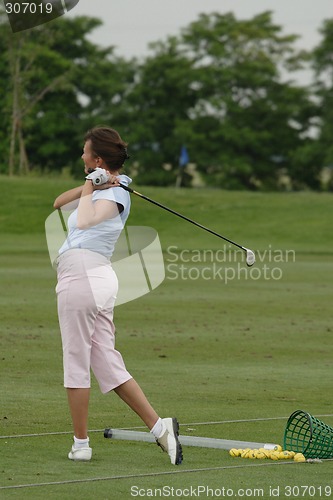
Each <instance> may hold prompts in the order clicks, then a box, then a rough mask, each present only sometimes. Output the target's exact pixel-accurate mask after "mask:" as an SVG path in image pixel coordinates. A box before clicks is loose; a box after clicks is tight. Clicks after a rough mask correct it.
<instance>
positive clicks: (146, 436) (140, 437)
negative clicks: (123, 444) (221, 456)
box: [104, 429, 277, 450]
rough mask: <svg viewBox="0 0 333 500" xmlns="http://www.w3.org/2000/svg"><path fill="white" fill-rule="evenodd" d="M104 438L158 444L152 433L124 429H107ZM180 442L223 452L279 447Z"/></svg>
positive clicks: (207, 440)
mask: <svg viewBox="0 0 333 500" xmlns="http://www.w3.org/2000/svg"><path fill="white" fill-rule="evenodd" d="M104 437H105V438H110V439H115V440H124V441H143V442H146V443H155V442H156V441H155V438H154V436H153V435H152V434H151V433H150V432H138V431H125V430H122V429H105V431H104ZM179 442H180V444H182V445H184V446H197V447H200V448H219V449H222V450H231V448H241V449H244V448H251V449H254V448H265V449H266V450H273V449H274V448H275V446H277V445H276V444H273V443H255V442H250V441H234V440H232V439H215V438H206V437H197V436H179Z"/></svg>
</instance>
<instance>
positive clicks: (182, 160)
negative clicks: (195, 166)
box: [179, 146, 190, 167]
mask: <svg viewBox="0 0 333 500" xmlns="http://www.w3.org/2000/svg"><path fill="white" fill-rule="evenodd" d="M189 161H190V158H189V155H188V152H187V149H186V147H185V146H182V148H181V150H180V156H179V166H180V167H185V165H187V164H188V162H189Z"/></svg>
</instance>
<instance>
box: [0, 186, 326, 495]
mask: <svg viewBox="0 0 333 500" xmlns="http://www.w3.org/2000/svg"><path fill="white" fill-rule="evenodd" d="M1 182H2V183H4V182H5V184H4V185H5V186H6V189H4V190H3V197H2V200H1V205H2V206H1V219H0V223H1V227H2V236H1V246H0V256H1V263H0V273H1V287H2V293H1V297H0V303H1V324H0V349H1V356H0V372H1V381H2V383H1V387H0V395H1V397H0V401H1V409H0V431H1V432H0V434H1V435H2V436H15V435H20V434H41V433H49V432H60V433H67V434H55V435H49V436H35V437H24V438H23V437H22V438H14V437H10V438H4V439H0V448H1V454H0V457H1V458H0V481H1V483H0V487H9V486H15V485H31V484H45V485H44V486H31V487H27V486H25V487H24V488H20V489H2V490H0V496H1V498H34V499H35V498H45V497H46V496H47V497H49V498H62V499H66V498H73V496H74V497H79V496H81V495H82V496H83V495H84V496H85V497H86V498H107V499H109V498H124V499H125V498H133V497H134V496H141V497H142V496H144V495H145V496H146V497H149V496H152V493H153V492H154V491H155V490H154V489H155V488H157V489H161V488H163V487H164V493H165V496H166V495H167V494H168V493H169V496H171V493H172V490H171V488H174V496H176V495H177V496H180V493H181V492H182V491H183V496H184V497H185V496H186V493H187V492H188V491H189V492H191V491H190V488H191V487H192V488H193V489H192V493H193V492H194V493H195V491H196V492H197V493H198V491H199V490H195V488H198V487H199V486H204V487H206V488H211V489H212V490H216V491H215V493H216V496H218V493H219V490H221V493H222V488H223V487H224V488H226V489H229V493H230V492H231V490H232V491H233V492H234V493H236V492H237V490H238V489H241V488H242V489H243V490H244V492H245V490H248V491H247V494H246V496H247V497H250V498H251V497H252V498H255V497H261V498H270V497H271V496H273V491H272V488H280V490H279V494H280V496H281V497H285V498H287V497H289V498H293V497H295V498H297V497H302V498H323V497H326V498H327V497H329V496H330V495H332V494H330V495H329V490H328V489H326V490H325V486H326V487H333V483H332V479H331V478H332V463H331V462H325V463H322V464H317V465H310V464H295V463H292V464H287V463H282V462H281V463H280V462H278V463H273V462H268V461H259V460H257V461H250V460H245V459H239V458H231V457H229V455H228V453H227V452H225V451H223V450H211V449H200V448H186V449H185V450H184V451H185V453H184V455H185V461H184V463H183V464H182V465H181V466H179V467H172V466H171V465H170V464H169V461H168V457H167V456H165V455H164V454H162V452H161V450H160V449H158V448H157V447H156V446H155V445H150V444H146V443H130V442H119V441H118V442H111V441H110V440H105V439H104V438H103V433H102V432H91V443H92V446H93V450H94V459H93V461H92V462H91V463H89V464H73V463H71V462H69V461H68V460H67V458H66V454H67V451H68V449H69V448H70V445H71V423H70V418H69V414H68V409H67V403H66V397H65V393H64V389H63V387H62V360H61V345H60V338H59V331H58V323H57V317H56V302H55V294H54V286H55V274H54V271H53V269H52V268H51V266H50V262H49V259H48V255H47V247H46V241H45V236H44V234H43V231H44V221H45V219H46V217H47V216H48V215H49V214H50V213H51V211H52V200H53V199H54V198H55V196H56V195H57V194H58V193H59V192H61V191H62V190H64V189H68V188H70V187H72V186H73V185H74V183H71V182H69V181H66V182H65V181H60V180H59V181H58V180H45V179H25V180H22V179H7V178H1ZM140 191H141V189H140ZM142 192H144V193H145V194H146V195H147V196H150V197H152V198H153V199H156V200H158V201H160V202H161V203H164V204H166V205H168V206H170V207H171V208H173V209H175V210H177V211H179V212H181V213H183V214H184V215H187V216H189V217H190V218H193V219H194V220H197V221H198V222H200V223H202V224H204V225H206V226H208V227H210V228H212V229H214V230H216V231H217V232H220V233H222V234H224V235H226V236H228V237H230V238H231V239H235V241H237V242H239V243H241V244H242V245H244V246H248V247H249V248H251V249H253V250H254V251H256V253H257V258H258V260H257V264H256V265H255V267H253V268H251V269H248V268H246V266H245V265H244V260H243V255H242V254H241V253H236V255H234V254H233V253H231V248H230V247H229V245H227V244H226V245H224V242H222V241H221V240H219V239H218V238H216V237H214V236H211V235H208V234H207V233H205V232H204V231H202V230H200V229H198V228H195V227H193V226H191V225H190V224H188V223H186V222H184V221H181V220H180V219H176V218H175V217H174V216H172V215H170V214H167V213H166V212H165V213H163V212H162V211H161V210H160V209H158V208H156V207H153V206H151V205H150V204H148V203H147V202H145V201H143V200H140V199H138V198H135V197H133V198H132V200H133V209H132V214H131V216H130V219H129V224H132V225H149V226H151V227H154V228H155V229H157V230H158V233H159V236H160V239H161V243H162V248H163V251H164V260H165V267H166V279H165V281H164V282H163V284H162V285H161V286H160V287H158V288H157V289H156V290H154V291H153V292H152V293H150V294H148V295H146V296H144V297H142V298H140V299H138V300H136V301H133V302H131V303H129V304H126V305H121V306H119V307H117V308H116V314H115V320H116V326H117V335H118V337H117V347H118V348H119V350H120V351H121V352H122V353H123V355H124V358H125V360H126V363H127V366H128V369H129V370H130V371H131V372H132V374H133V375H134V376H135V378H136V379H137V380H138V382H139V383H140V384H141V386H142V387H143V389H144V391H145V392H146V393H147V395H148V397H149V399H150V401H151V402H152V404H153V406H155V407H156V409H157V411H158V412H159V413H160V414H161V415H163V416H168V415H173V414H176V415H177V417H178V419H179V420H180V422H181V423H183V424H184V425H183V426H182V427H181V433H182V434H188V435H190V434H193V435H199V436H207V437H217V438H223V439H235V440H244V441H263V442H266V441H269V442H278V443H281V444H282V439H283V432H284V428H285V424H286V420H287V417H288V416H289V415H290V414H291V413H292V412H293V411H294V410H296V409H304V410H306V411H309V412H310V413H312V414H313V415H315V416H319V415H331V414H332V413H333V412H332V404H331V399H332V398H331V393H332V376H331V371H332V363H333V362H332V342H331V336H332V326H331V304H332V286H331V274H332V253H333V251H332V247H331V246H330V240H331V236H330V235H331V229H330V226H331V224H330V215H329V214H330V208H331V202H332V196H331V195H329V194H315V193H295V194H275V193H274V194H269V193H234V192H224V191H220V190H216V191H213V190H178V191H176V192H174V191H171V190H169V189H152V188H145V189H143V188H142ZM221 249H222V250H226V254H225V255H226V258H225V260H223V254H222V253H221V252H220V250H221ZM265 266H266V269H265ZM273 269H274V270H275V269H276V270H277V271H274V273H275V274H274V273H273V271H272V270H273ZM217 271H219V272H217ZM214 272H215V274H214ZM227 276H228V277H230V279H229V278H228V280H226V277H227ZM207 277H208V279H206V278H207ZM258 419H263V420H258ZM322 420H323V421H324V422H325V423H327V424H329V425H332V426H333V417H332V416H327V417H322ZM227 421H231V422H227ZM212 422H224V423H212ZM185 424H186V425H185ZM141 425H142V424H141V422H140V420H139V419H138V417H137V416H136V415H134V414H132V412H131V411H130V410H129V409H128V408H127V407H126V406H125V405H124V404H123V403H122V402H121V401H119V400H118V399H117V398H116V396H115V395H114V394H111V395H108V396H102V395H101V394H100V393H99V391H98V388H97V386H96V383H95V382H93V391H92V396H91V411H90V429H92V430H98V429H103V428H104V427H115V428H117V427H137V426H141ZM97 479H98V480H97ZM47 483H49V484H48V485H47ZM57 483H64V484H57ZM301 486H305V487H306V486H307V487H309V489H308V490H306V489H303V490H302V489H301ZM289 487H291V488H294V489H293V490H289V489H288V488H289ZM310 487H313V488H315V489H313V488H312V489H310ZM131 488H132V489H131ZM256 488H257V491H255V489H256ZM297 488H299V493H298V490H297ZM150 490H151V491H150ZM187 490H188V491H187ZM161 491H162V492H163V490H161ZM207 491H208V490H206V493H207ZM274 491H275V492H276V491H277V490H276V489H275V490H274ZM313 493H315V495H314V494H313ZM157 495H158V490H157V494H156V496H157ZM193 496H194V494H193ZM202 496H204V492H202ZM206 496H208V495H206ZM220 496H222V495H220ZM225 496H226V494H225Z"/></svg>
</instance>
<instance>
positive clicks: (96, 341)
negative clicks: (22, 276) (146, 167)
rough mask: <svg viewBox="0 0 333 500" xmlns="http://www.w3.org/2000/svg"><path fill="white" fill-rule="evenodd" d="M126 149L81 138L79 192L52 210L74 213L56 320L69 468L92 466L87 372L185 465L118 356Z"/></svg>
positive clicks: (109, 132)
mask: <svg viewBox="0 0 333 500" xmlns="http://www.w3.org/2000/svg"><path fill="white" fill-rule="evenodd" d="M126 148H127V144H126V143H125V142H124V141H123V140H122V139H121V137H120V135H119V134H118V132H117V131H115V130H114V129H111V128H109V127H96V128H93V129H92V130H90V131H89V132H88V133H87V134H86V136H85V138H84V149H83V155H82V160H83V162H84V170H85V173H86V174H87V176H86V178H85V179H86V180H85V183H84V184H83V186H80V187H77V188H74V189H71V190H69V191H66V192H64V193H62V194H61V195H60V196H58V197H57V198H56V200H55V202H54V207H55V208H56V209H68V210H70V209H74V211H73V212H72V214H71V215H70V216H69V219H68V237H67V239H66V241H65V242H64V244H63V245H62V247H61V248H60V250H59V256H58V258H57V276H58V283H57V287H56V292H57V299H58V316H59V324H60V330H61V337H62V346H63V363H64V385H65V387H66V389H67V396H68V403H69V408H70V412H71V416H72V421H73V430H74V444H73V446H72V449H71V451H70V452H69V454H68V458H69V459H71V460H86V461H87V460H90V459H91V456H92V449H91V448H90V446H89V437H88V405H89V394H90V369H92V371H93V372H94V375H95V377H96V379H97V381H98V383H99V386H100V389H101V391H102V392H103V393H108V392H110V391H112V390H113V391H115V392H116V394H117V395H118V396H119V397H120V398H121V399H122V400H123V401H125V403H127V404H128V405H129V407H130V408H131V409H132V410H133V411H134V412H136V413H137V414H138V415H139V417H140V418H141V419H142V420H143V422H144V423H145V424H146V425H147V427H148V428H149V429H150V431H151V432H152V434H153V435H154V437H155V438H156V442H157V444H158V445H159V446H161V448H162V449H163V451H166V452H167V453H168V455H169V457H170V460H171V463H172V464H174V465H178V464H180V463H181V461H182V449H181V445H180V443H179V440H178V429H179V426H178V422H177V419H176V418H164V419H161V418H160V417H159V415H158V414H157V413H156V411H155V410H154V409H153V408H152V406H151V405H150V403H149V402H148V400H147V398H146V396H145V395H144V393H143V391H142V390H141V388H140V386H139V385H138V384H137V382H136V381H135V380H134V379H133V378H132V376H131V375H130V374H129V372H128V371H127V369H126V367H125V364H124V361H123V358H122V356H121V354H120V353H119V352H118V351H117V350H116V349H115V327H114V323H113V309H114V304H115V300H116V295H117V289H118V282H117V277H116V275H115V273H114V271H113V269H112V265H111V263H110V257H111V256H112V253H113V250H114V246H115V243H116V241H117V239H118V237H119V235H120V233H121V230H122V228H123V227H124V225H125V223H126V220H127V218H128V215H129V211H130V195H129V193H128V192H127V191H126V190H124V189H122V188H121V187H120V182H121V183H122V184H123V185H125V186H128V184H129V183H130V182H131V179H130V178H129V177H127V176H126V175H121V174H120V170H121V168H122V166H123V163H124V161H125V160H126V159H127V158H128V154H127V149H126Z"/></svg>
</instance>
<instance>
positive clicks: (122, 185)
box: [119, 183, 247, 252]
mask: <svg viewBox="0 0 333 500" xmlns="http://www.w3.org/2000/svg"><path fill="white" fill-rule="evenodd" d="M119 185H120V187H122V188H123V189H125V191H128V192H130V193H133V194H136V195H137V196H140V198H143V199H144V200H146V201H149V202H150V203H153V204H154V205H157V206H158V207H160V208H163V210H167V211H168V212H170V213H172V214H174V215H177V217H180V218H181V219H184V220H186V221H187V222H190V223H191V224H194V225H195V226H197V227H200V228H201V229H204V230H205V231H207V232H208V233H210V234H213V235H214V236H217V237H218V238H221V239H222V240H225V241H227V242H228V243H231V244H232V245H235V246H236V247H238V248H240V249H241V250H244V251H245V252H246V251H247V248H245V247H243V246H242V245H239V244H238V243H235V242H234V241H232V240H229V238H226V237H225V236H222V235H221V234H219V233H216V232H215V231H212V229H209V228H208V227H206V226H203V225H202V224H199V223H198V222H195V221H194V220H192V219H189V218H188V217H186V216H185V215H182V214H180V213H179V212H176V211H175V210H172V209H171V208H169V207H166V206H165V205H162V204H161V203H159V202H158V201H155V200H152V199H151V198H148V196H145V195H144V194H141V193H139V192H138V191H134V189H132V188H129V187H128V186H125V185H124V184H121V183H120V184H119Z"/></svg>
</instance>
